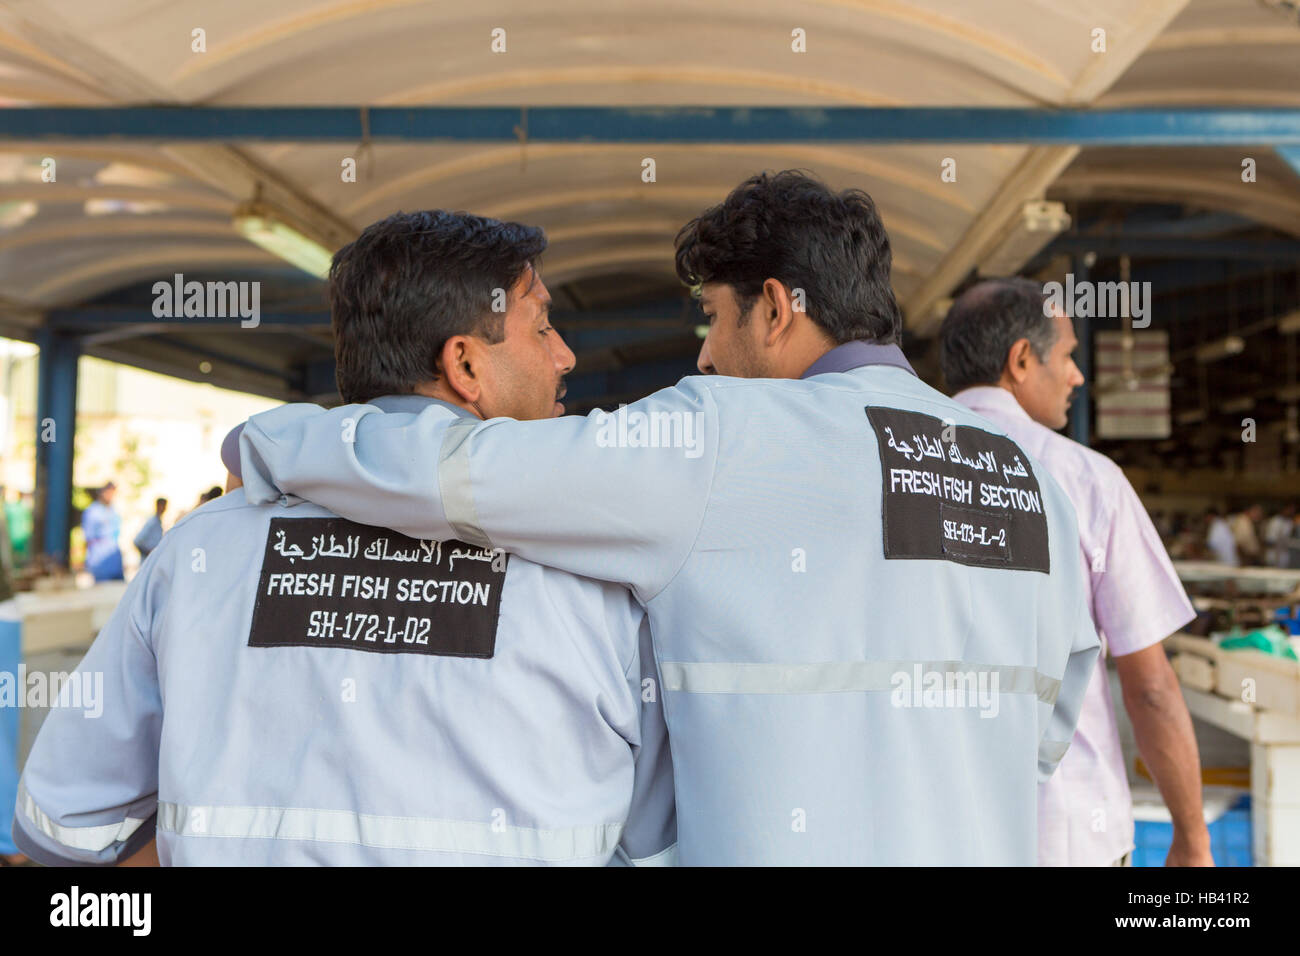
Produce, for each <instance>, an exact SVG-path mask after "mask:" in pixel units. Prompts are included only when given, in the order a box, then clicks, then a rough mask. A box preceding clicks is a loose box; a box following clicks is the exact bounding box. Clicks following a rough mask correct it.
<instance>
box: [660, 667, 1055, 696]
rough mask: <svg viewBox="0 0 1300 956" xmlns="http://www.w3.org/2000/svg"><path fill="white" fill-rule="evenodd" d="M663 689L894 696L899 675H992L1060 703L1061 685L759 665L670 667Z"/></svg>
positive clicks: (1038, 678) (1003, 687)
mask: <svg viewBox="0 0 1300 956" xmlns="http://www.w3.org/2000/svg"><path fill="white" fill-rule="evenodd" d="M660 668H661V670H662V672H663V680H664V689H665V690H671V691H682V692H684V693H687V694H835V693H846V692H854V691H881V690H893V689H894V688H895V685H896V683H897V681H898V676H897V675H899V674H903V675H906V676H907V677H908V678H909V679H910V678H911V676H912V674H913V673H914V672H915V670H916V669H917V668H920V669H921V672H922V673H923V674H931V673H940V674H987V675H993V674H996V675H997V676H998V687H997V690H998V691H1000V692H1002V693H1006V694H1034V695H1035V696H1036V697H1037V698H1038V699H1039V700H1041V701H1042V702H1043V703H1045V704H1054V703H1056V695H1057V693H1058V692H1059V691H1060V689H1061V682H1060V681H1059V680H1056V679H1054V678H1052V677H1049V676H1047V675H1046V674H1040V673H1038V671H1036V670H1035V669H1034V668H1032V667H1022V666H1018V665H1011V664H968V663H966V662H965V661H828V662H823V663H816V664H756V663H730V662H713V661H707V662H704V661H701V662H685V661H665V662H664V663H662V664H661V665H660Z"/></svg>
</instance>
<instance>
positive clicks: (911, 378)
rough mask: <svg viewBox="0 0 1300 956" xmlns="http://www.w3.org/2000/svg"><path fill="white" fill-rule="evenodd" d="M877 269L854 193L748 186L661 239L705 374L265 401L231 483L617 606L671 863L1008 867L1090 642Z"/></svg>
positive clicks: (1044, 526) (1017, 463)
mask: <svg viewBox="0 0 1300 956" xmlns="http://www.w3.org/2000/svg"><path fill="white" fill-rule="evenodd" d="M890 262H891V254H890V245H889V237H888V234H887V233H886V232H885V229H884V226H883V225H882V223H881V221H880V217H879V215H878V213H877V211H876V208H875V204H874V203H873V202H872V200H871V198H870V197H869V196H868V195H867V194H866V193H864V192H861V191H860V190H846V191H844V192H835V191H832V190H830V189H829V188H827V187H826V186H825V185H824V184H822V183H821V182H819V181H817V180H816V179H813V178H812V177H810V176H807V175H804V174H802V173H798V172H791V171H787V172H781V173H776V174H761V175H758V176H754V177H752V178H750V179H748V180H746V181H745V182H743V183H741V184H740V185H739V186H738V187H737V188H736V189H735V190H733V191H732V193H731V194H730V195H729V196H727V197H726V199H725V200H723V202H722V203H721V204H720V205H718V206H716V207H714V208H711V209H709V210H706V211H705V212H704V213H702V214H701V215H700V216H699V217H697V218H696V219H694V220H692V221H691V222H690V223H688V224H687V225H686V226H685V227H684V228H683V229H682V231H681V232H680V233H679V235H678V237H677V246H676V264H677V273H678V275H679V277H681V279H682V280H683V282H685V283H686V284H688V285H690V286H692V287H695V288H696V289H697V290H698V291H699V294H700V303H701V306H702V308H703V311H704V313H705V315H706V316H707V317H708V321H709V331H708V335H707V336H706V338H705V340H704V342H703V344H702V346H701V349H700V357H699V368H700V371H701V372H703V373H705V374H704V375H702V376H691V377H688V378H685V379H683V380H682V381H681V382H680V383H678V384H677V385H676V386H673V387H670V388H666V389H663V390H661V391H658V392H656V393H655V394H653V395H651V396H649V397H648V398H645V399H642V400H641V401H639V402H635V403H633V404H631V405H628V406H626V407H622V408H619V409H618V410H617V411H613V412H609V411H605V410H597V411H593V412H592V413H591V414H589V415H587V416H585V417H578V416H568V417H560V418H553V419H549V420H545V421H529V422H523V421H511V420H509V419H507V418H492V419H489V420H487V421H481V422H480V421H470V420H447V419H444V418H441V417H438V416H435V415H433V414H431V413H429V412H412V413H405V414H392V413H387V412H383V411H381V410H380V409H376V408H374V407H372V406H367V405H364V404H347V405H344V406H342V407H340V408H336V409H332V410H329V411H326V410H324V409H321V408H318V407H316V406H314V405H289V406H284V407H282V408H279V409H275V410H273V411H270V412H266V413H263V414H261V415H257V416H254V417H253V418H252V419H250V420H249V422H248V424H247V426H246V427H245V429H244V432H243V435H242V436H241V439H240V440H241V450H242V458H243V481H244V490H245V492H246V494H247V495H248V499H249V500H250V501H274V500H277V499H278V498H279V497H280V496H282V495H286V494H292V495H297V496H301V497H304V498H306V499H308V500H310V501H314V502H317V503H318V504H321V505H323V506H325V507H328V508H330V509H331V510H332V511H335V512H337V513H339V514H343V515H346V516H348V517H349V518H352V519H353V520H356V521H361V522H365V523H366V524H371V525H377V526H383V527H390V528H394V529H396V530H398V531H400V532H402V533H404V534H409V535H412V536H414V537H418V538H433V539H437V538H442V537H446V536H448V535H454V536H456V537H458V538H460V539H462V540H465V541H469V542H473V543H475V544H477V545H480V546H483V547H494V548H502V549H504V550H505V551H507V552H510V553H512V554H515V555H519V556H521V557H525V558H528V559H529V560H534V561H539V562H541V563H544V564H546V565H548V566H550V567H555V568H562V569H564V570H566V571H570V572H572V573H576V574H582V575H586V576H589V577H594V578H599V579H602V580H606V581H611V582H616V583H619V584H622V585H625V586H627V587H628V588H630V589H631V590H632V593H633V594H634V595H635V596H636V598H637V600H638V601H639V602H640V603H641V605H642V606H643V607H645V608H646V611H647V613H648V616H649V620H650V626H651V632H652V635H653V640H654V651H655V657H656V660H657V666H658V676H659V686H660V687H661V688H662V691H663V701H664V710H665V716H666V719H667V722H668V729H669V734H670V737H669V739H670V744H671V748H672V756H673V767H674V778H675V782H676V794H677V824H678V834H677V835H678V843H677V847H678V853H679V859H680V862H681V863H683V864H721V865H736V864H792V865H797V864H886V865H918V864H919V865H996V864H1012V865H1025V866H1032V865H1034V863H1035V860H1036V841H1037V832H1036V829H1037V828H1036V799H1037V783H1038V781H1039V780H1040V779H1045V778H1046V777H1047V776H1048V775H1050V774H1051V773H1052V771H1053V770H1054V768H1055V767H1056V765H1057V763H1058V762H1059V761H1060V759H1061V757H1062V755H1063V754H1064V753H1065V751H1066V748H1067V747H1068V745H1069V742H1070V739H1071V737H1072V735H1073V733H1074V727H1075V723H1076V721H1077V720H1078V716H1079V708H1080V705H1081V703H1082V700H1083V694H1084V691H1085V689H1086V686H1087V683H1088V680H1089V678H1090V677H1091V675H1092V670H1093V668H1094V666H1095V663H1096V659H1097V653H1098V646H1099V644H1098V639H1097V634H1096V631H1095V629H1094V628H1093V625H1092V620H1091V617H1090V616H1089V613H1088V606H1087V601H1086V596H1087V595H1086V590H1085V586H1084V582H1085V575H1084V572H1083V569H1082V567H1081V555H1080V552H1079V547H1078V532H1077V529H1076V526H1075V517H1074V511H1073V508H1072V507H1071V505H1070V502H1069V499H1068V498H1067V497H1066V496H1065V494H1064V493H1063V492H1062V490H1061V488H1060V487H1059V486H1058V485H1057V484H1056V482H1055V481H1053V479H1052V478H1051V476H1050V475H1048V474H1047V473H1046V472H1045V471H1044V470H1043V469H1042V468H1041V467H1039V466H1038V464H1037V463H1036V462H1035V461H1034V460H1033V458H1032V457H1031V456H1030V455H1028V454H1027V453H1026V452H1025V451H1024V449H1023V448H1022V447H1020V446H1019V445H1017V444H1016V443H1015V442H1014V441H1013V440H1012V439H1010V438H1008V437H1007V436H1006V434H1005V433H1004V432H1003V430H1002V429H1000V428H998V427H997V426H996V425H994V424H993V423H991V422H989V421H988V420H986V419H984V418H982V417H980V416H978V415H976V414H974V413H973V412H971V411H970V410H969V409H967V408H965V407H963V406H962V405H960V404H959V403H957V402H954V401H953V400H952V399H950V398H948V397H947V396H945V395H943V394H942V393H940V392H938V391H936V390H935V389H933V388H931V387H930V386H928V385H926V384H925V383H923V382H922V381H920V379H919V378H917V376H916V374H915V373H914V372H913V370H912V368H911V366H910V364H909V363H908V362H907V359H906V358H905V357H904V355H903V352H902V349H901V348H900V347H899V342H900V340H901V334H902V319H901V315H900V312H899V309H898V306H897V303H896V301H895V299H894V294H893V291H892V289H891V287H890ZM342 433H346V434H347V436H348V438H347V440H346V441H340V440H339V438H338V436H339V435H340V434H342Z"/></svg>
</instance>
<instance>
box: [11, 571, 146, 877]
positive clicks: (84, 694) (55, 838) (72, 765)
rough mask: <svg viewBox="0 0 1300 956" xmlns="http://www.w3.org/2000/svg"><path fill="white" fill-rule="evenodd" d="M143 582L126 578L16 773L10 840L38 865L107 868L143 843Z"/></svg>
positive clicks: (142, 575)
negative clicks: (105, 620) (116, 602)
mask: <svg viewBox="0 0 1300 956" xmlns="http://www.w3.org/2000/svg"><path fill="white" fill-rule="evenodd" d="M155 567H156V565H155ZM151 579H152V574H151V573H150V571H149V570H148V569H146V570H144V571H142V572H141V573H140V574H138V575H136V577H135V580H133V581H132V582H131V584H130V586H129V587H128V588H127V591H126V593H125V594H124V595H123V598H122V601H121V602H120V603H119V605H118V607H117V610H116V611H114V612H113V615H112V617H110V618H109V620H108V623H107V624H106V625H105V626H104V628H103V630H102V631H100V633H99V636H98V637H97V638H96V639H95V642H94V644H92V645H91V648H90V650H89V651H88V652H87V653H86V656H85V657H84V658H83V659H82V662H81V664H80V666H78V667H77V669H76V671H75V672H74V673H73V674H72V675H70V676H69V678H68V680H67V682H66V683H64V684H63V686H62V690H61V692H60V694H59V697H58V699H57V700H51V705H52V706H51V708H50V711H49V714H48V716H47V717H46V718H45V723H44V724H43V725H42V726H41V731H40V733H39V734H38V735H37V738H36V743H35V745H34V746H33V747H32V752H31V754H30V756H29V757H28V759H27V765H26V767H25V768H24V769H23V775H22V779H21V781H20V782H19V785H18V802H17V808H16V810H15V813H14V825H13V835H14V842H15V843H16V844H17V845H18V848H19V850H20V851H21V852H23V853H24V854H26V855H27V856H29V857H31V858H32V859H34V860H36V861H37V862H39V863H44V864H46V865H47V866H60V865H64V866H88V865H111V864H114V863H117V862H119V861H121V860H123V859H125V858H127V857H129V856H131V855H132V854H134V853H135V852H136V851H137V850H139V849H140V848H141V847H143V846H144V845H145V844H146V843H148V842H149V840H151V839H153V836H154V824H155V820H156V816H157V808H158V749H159V740H160V735H161V731H162V701H161V696H160V693H159V685H158V668H157V660H156V658H155V656H154V651H153V647H152V644H151V641H150V637H149V621H150V620H151V610H150V608H151V606H156V603H155V601H156V598H157V597H158V591H159V588H158V586H157V585H156V584H151ZM31 678H32V675H29V677H28V681H29V683H30V681H31Z"/></svg>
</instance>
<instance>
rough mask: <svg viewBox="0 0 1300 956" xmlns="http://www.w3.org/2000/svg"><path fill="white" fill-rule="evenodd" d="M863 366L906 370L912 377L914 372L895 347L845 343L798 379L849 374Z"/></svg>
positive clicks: (809, 367)
mask: <svg viewBox="0 0 1300 956" xmlns="http://www.w3.org/2000/svg"><path fill="white" fill-rule="evenodd" d="M864 365H892V366H894V367H895V368H901V369H906V370H907V371H908V372H911V374H912V375H913V376H915V375H916V372H915V370H913V368H912V366H911V365H909V364H908V361H907V358H906V357H905V356H904V355H903V350H902V349H900V348H899V347H898V346H897V345H876V344H874V343H872V342H845V343H844V344H843V345H837V346H835V348H833V349H831V350H830V351H829V352H827V353H826V354H825V355H823V356H822V357H821V358H819V359H818V360H817V361H815V362H813V363H812V365H810V366H808V371H806V372H804V373H803V374H802V375H800V376H799V377H800V378H812V377H813V376H814V375H826V374H828V373H830V372H849V371H852V370H853V369H855V368H862V367H863V366H864Z"/></svg>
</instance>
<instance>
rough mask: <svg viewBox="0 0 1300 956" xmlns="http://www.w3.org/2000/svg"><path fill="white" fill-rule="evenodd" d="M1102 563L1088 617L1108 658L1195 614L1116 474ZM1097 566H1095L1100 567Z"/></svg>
mask: <svg viewBox="0 0 1300 956" xmlns="http://www.w3.org/2000/svg"><path fill="white" fill-rule="evenodd" d="M1111 492H1112V493H1111V494H1110V495H1109V496H1108V497H1109V498H1110V501H1111V502H1112V503H1113V506H1114V510H1113V512H1112V514H1111V520H1110V527H1109V535H1108V538H1107V542H1106V551H1105V556H1104V560H1103V561H1102V562H1096V561H1094V562H1093V563H1092V568H1091V576H1092V592H1093V600H1092V604H1093V614H1094V615H1095V618H1096V622H1097V629H1098V630H1099V631H1100V632H1101V633H1102V634H1104V635H1105V636H1106V644H1107V647H1108V649H1109V651H1110V654H1111V655H1112V656H1114V657H1123V656H1124V655H1126V654H1134V653H1136V652H1137V651H1140V650H1142V649H1143V648H1147V647H1150V646H1151V645H1152V644H1157V643H1159V642H1160V641H1163V640H1164V639H1165V638H1166V637H1168V636H1169V635H1170V634H1172V633H1174V632H1175V631H1177V630H1178V629H1179V628H1180V627H1182V626H1183V625H1185V624H1186V623H1187V622H1188V621H1190V620H1192V619H1193V618H1195V617H1196V611H1195V610H1194V609H1193V608H1192V604H1191V602H1190V601H1189V600H1188V599H1187V592H1185V591H1184V590H1183V585H1182V582H1181V581H1179V580H1178V573H1177V572H1176V571H1174V566H1173V562H1171V561H1170V560H1169V553H1168V551H1166V550H1165V546H1164V543H1163V542H1162V541H1161V540H1160V535H1159V533H1158V532H1157V531H1156V529H1155V525H1153V524H1152V523H1151V518H1150V516H1149V515H1148V514H1147V511H1146V508H1144V507H1143V506H1142V501H1141V499H1139V498H1138V496H1137V492H1135V491H1134V490H1133V486H1132V485H1130V484H1129V482H1128V479H1127V478H1125V477H1124V476H1123V474H1122V473H1121V474H1119V475H1118V476H1116V480H1115V482H1114V483H1113V485H1112V487H1111ZM1099 565H1100V566H1099Z"/></svg>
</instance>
